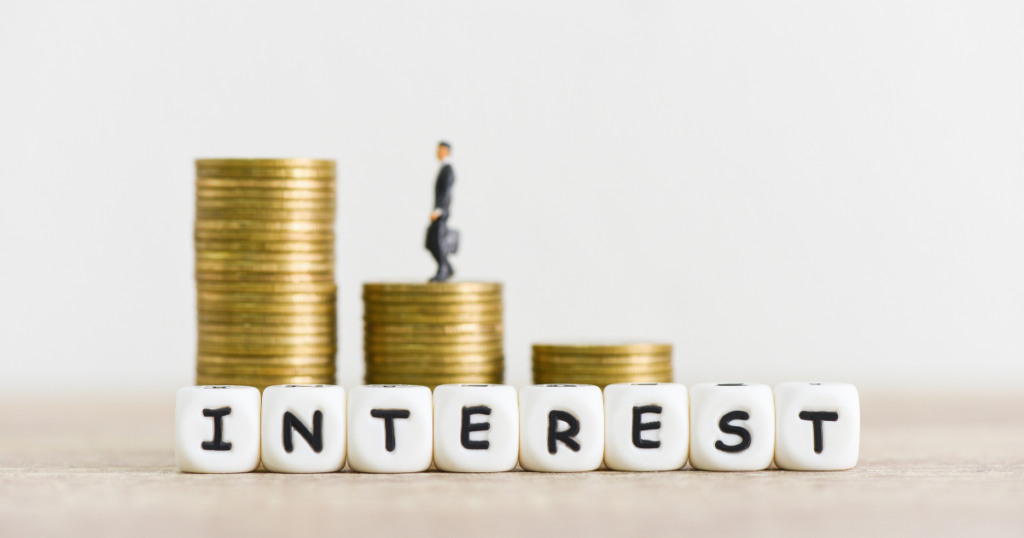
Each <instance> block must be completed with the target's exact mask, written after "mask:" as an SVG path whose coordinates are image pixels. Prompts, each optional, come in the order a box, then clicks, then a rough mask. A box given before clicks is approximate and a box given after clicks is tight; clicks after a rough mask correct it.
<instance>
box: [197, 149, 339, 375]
mask: <svg viewBox="0 0 1024 538" xmlns="http://www.w3.org/2000/svg"><path fill="white" fill-rule="evenodd" d="M334 209H335V171H334V161H321V160H313V159H202V160H197V161H196V229H195V242H196V286H197V288H198V299H199V301H198V302H199V354H198V357H197V361H196V362H197V365H196V383H197V384H199V385H229V384H230V385H251V386H254V387H257V388H259V389H261V390H262V389H263V388H265V387H267V386H269V385H278V384H288V383H334V374H335V366H334V358H335V355H336V353H337V340H338V339H337V313H336V302H337V292H338V288H337V286H336V285H335V284H334Z"/></svg>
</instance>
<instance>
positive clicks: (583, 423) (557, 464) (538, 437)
mask: <svg viewBox="0 0 1024 538" xmlns="http://www.w3.org/2000/svg"><path fill="white" fill-rule="evenodd" d="M603 458H604V405H603V398H602V396H601V389H599V388H597V387H595V386H594V385H530V386H527V387H523V389H522V390H520V391H519V464H520V465H522V466H523V469H526V470H528V471H544V472H552V473H564V472H578V471H593V470H595V469H597V468H598V467H600V466H601V460H602V459H603Z"/></svg>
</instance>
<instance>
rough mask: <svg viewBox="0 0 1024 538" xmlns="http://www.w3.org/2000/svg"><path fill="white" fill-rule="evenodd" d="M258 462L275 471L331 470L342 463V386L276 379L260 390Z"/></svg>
mask: <svg viewBox="0 0 1024 538" xmlns="http://www.w3.org/2000/svg"><path fill="white" fill-rule="evenodd" d="M262 424H263V426H262V428H261V434H260V436H261V439H262V450H263V466H264V467H266V469H267V470H268V471H271V472H275V473H332V472H335V471H339V470H341V468H342V467H344V466H345V389H344V388H342V387H339V386H337V385H275V386H272V387H267V388H266V389H265V390H264V391H263V413H262Z"/></svg>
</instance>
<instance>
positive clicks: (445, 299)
mask: <svg viewBox="0 0 1024 538" xmlns="http://www.w3.org/2000/svg"><path fill="white" fill-rule="evenodd" d="M501 291H502V287H501V284H498V283H486V282H444V283H423V284H420V283H416V284H364V285H363V306H364V315H363V320H364V322H365V323H364V334H363V336H364V340H363V350H364V355H365V358H366V383H368V384H390V383H395V384H399V383H400V384H407V385H426V386H428V387H430V388H431V389H433V388H434V387H436V386H437V385H442V384H445V383H501V380H502V374H503V373H504V369H505V352H504V343H503V335H504V325H503V322H502V316H503V313H502V310H503V307H502V300H501Z"/></svg>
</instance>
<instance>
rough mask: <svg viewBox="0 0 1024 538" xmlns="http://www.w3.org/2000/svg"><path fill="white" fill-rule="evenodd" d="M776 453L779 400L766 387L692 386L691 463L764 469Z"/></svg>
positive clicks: (698, 466) (715, 467) (721, 468)
mask: <svg viewBox="0 0 1024 538" xmlns="http://www.w3.org/2000/svg"><path fill="white" fill-rule="evenodd" d="M774 454H775V399H774V397H773V396H772V389H771V388H769V387H768V386H767V385H757V384H746V383H701V384H699V385H694V386H692V387H690V465H692V466H693V467H694V468H695V469H700V470H704V471H759V470H762V469H767V468H768V466H769V465H771V463H772V458H773V456H774Z"/></svg>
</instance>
